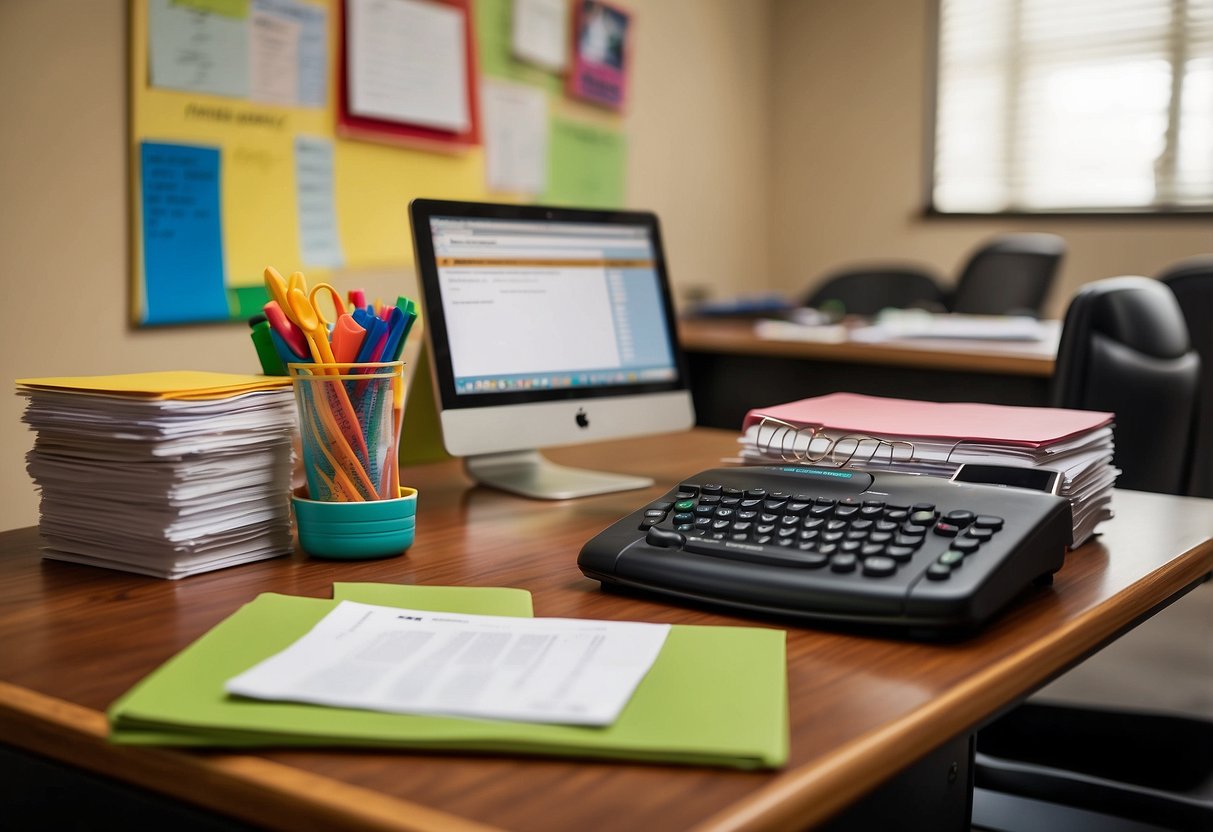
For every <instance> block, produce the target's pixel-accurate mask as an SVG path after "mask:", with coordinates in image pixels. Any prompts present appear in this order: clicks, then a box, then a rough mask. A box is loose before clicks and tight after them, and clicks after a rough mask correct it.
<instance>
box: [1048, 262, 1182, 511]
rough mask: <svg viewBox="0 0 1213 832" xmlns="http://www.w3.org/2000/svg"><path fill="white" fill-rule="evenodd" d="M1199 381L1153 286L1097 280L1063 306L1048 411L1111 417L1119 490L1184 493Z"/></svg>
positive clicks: (1170, 308) (1176, 319) (1165, 294)
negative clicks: (1053, 407)
mask: <svg viewBox="0 0 1213 832" xmlns="http://www.w3.org/2000/svg"><path fill="white" fill-rule="evenodd" d="M1199 377H1200V357H1199V356H1198V355H1197V354H1196V351H1195V350H1193V349H1192V347H1191V345H1190V344H1189V342H1188V329H1187V326H1186V325H1185V324H1184V318H1183V313H1182V312H1181V311H1180V309H1179V304H1178V302H1176V300H1175V295H1173V294H1172V293H1171V292H1170V290H1169V289H1167V287H1166V286H1164V285H1163V284H1161V283H1159V282H1158V281H1156V280H1151V279H1150V278H1146V277H1113V278H1108V279H1107V280H1099V281H1096V282H1094V283H1089V284H1087V285H1086V286H1084V287H1083V288H1082V289H1081V290H1079V292H1078V293H1077V294H1076V295H1075V296H1074V299H1073V300H1072V301H1071V302H1070V308H1069V309H1068V310H1067V311H1066V317H1065V321H1064V323H1063V324H1062V331H1061V344H1060V346H1059V347H1058V351H1057V369H1056V373H1055V374H1054V377H1053V385H1054V386H1053V403H1054V404H1055V405H1056V406H1058V407H1069V408H1077V409H1080V410H1104V411H1110V412H1112V413H1114V414H1115V415H1116V427H1115V433H1114V439H1115V460H1114V461H1115V463H1116V465H1117V467H1119V468H1120V469H1121V471H1122V473H1121V475H1120V477H1119V478H1118V480H1117V485H1118V486H1120V487H1122V488H1132V489H1136V490H1139V491H1157V492H1163V493H1167V494H1183V493H1185V491H1186V483H1187V476H1188V467H1189V465H1188V460H1189V458H1190V455H1191V443H1192V433H1193V423H1194V420H1195V418H1196V397H1197V392H1198V385H1199V383H1200V378H1199Z"/></svg>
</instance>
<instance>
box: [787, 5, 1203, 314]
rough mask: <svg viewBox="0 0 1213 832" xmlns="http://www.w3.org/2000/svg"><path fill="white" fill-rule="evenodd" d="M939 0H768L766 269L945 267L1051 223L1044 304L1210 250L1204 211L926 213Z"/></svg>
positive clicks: (795, 272) (799, 282)
mask: <svg viewBox="0 0 1213 832" xmlns="http://www.w3.org/2000/svg"><path fill="white" fill-rule="evenodd" d="M934 6H935V0H847V2H839V1H838V0H776V2H775V8H774V13H773V17H774V28H773V30H772V31H773V40H772V54H773V57H774V62H775V65H774V71H773V75H772V77H773V79H774V82H773V93H774V94H773V100H774V102H775V107H774V110H773V116H772V117H773V121H774V129H773V131H772V132H773V136H774V152H773V157H772V162H773V165H772V166H773V169H774V171H775V175H774V177H773V180H772V187H773V192H772V214H771V221H772V224H773V238H772V262H771V266H772V280H773V282H774V285H775V286H777V287H779V288H781V289H784V290H786V291H789V292H800V291H802V290H803V289H805V288H807V287H808V286H809V285H810V284H811V283H813V282H814V280H816V279H819V278H820V277H821V276H822V273H823V272H825V271H826V270H828V269H831V268H834V267H836V266H839V265H841V264H847V263H852V262H855V261H860V260H872V259H885V260H889V259H895V260H907V259H908V260H911V261H915V262H919V263H923V264H926V265H929V266H933V267H935V268H936V269H938V270H939V271H940V272H942V274H943V275H945V276H946V277H948V278H949V279H951V278H952V277H954V276H955V274H956V272H957V270H958V268H959V266H960V264H961V263H962V262H963V261H964V259H965V257H966V255H967V254H968V252H969V250H970V249H971V248H972V247H973V246H975V245H976V244H977V242H978V241H980V240H982V239H984V238H986V237H988V236H991V235H994V234H998V233H1002V232H1007V231H1050V232H1053V233H1057V234H1060V235H1062V236H1063V237H1065V239H1066V240H1067V242H1068V243H1069V253H1068V255H1067V258H1066V260H1065V262H1064V264H1063V267H1062V271H1061V274H1060V277H1059V281H1058V285H1057V286H1056V287H1055V291H1054V292H1053V294H1052V295H1051V298H1050V301H1049V312H1050V314H1051V315H1053V316H1060V315H1061V314H1062V313H1063V312H1064V309H1065V305H1066V302H1067V300H1068V298H1069V297H1070V296H1071V295H1072V294H1073V292H1074V290H1075V289H1076V288H1077V287H1078V286H1079V285H1081V284H1082V283H1084V282H1086V281H1090V280H1095V279H1099V278H1103V277H1110V276H1112V275H1117V274H1145V275H1153V274H1156V273H1157V272H1158V271H1159V270H1160V269H1161V268H1162V267H1163V266H1164V265H1166V264H1167V263H1170V262H1172V261H1174V260H1177V259H1180V258H1182V257H1186V256H1189V255H1193V254H1198V253H1202V252H1210V251H1213V221H1211V220H1210V219H1209V218H1208V217H1204V218H1200V219H1196V218H1188V219H1185V218H1173V217H1172V218H1144V219H1138V220H1133V219H1121V218H1109V219H1105V220H1098V221H1093V220H1067V219H1039V220H1014V221H1010V220H1000V219H980V220H973V219H965V220H961V219H940V218H933V219H925V218H923V217H921V216H920V208H921V206H922V204H923V202H924V198H923V182H922V177H923V156H924V146H925V143H924V136H925V135H926V132H927V125H926V119H927V108H926V95H925V91H926V89H927V86H928V77H929V76H928V72H929V65H930V54H929V49H930V37H929V31H930V27H931V15H932V9H933V8H934Z"/></svg>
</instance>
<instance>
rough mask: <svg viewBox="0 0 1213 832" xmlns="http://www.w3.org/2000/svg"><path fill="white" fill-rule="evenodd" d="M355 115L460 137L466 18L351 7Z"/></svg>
mask: <svg viewBox="0 0 1213 832" xmlns="http://www.w3.org/2000/svg"><path fill="white" fill-rule="evenodd" d="M348 9H349V21H348V29H347V35H346V37H347V42H348V47H347V48H348V53H349V58H348V65H347V72H348V75H347V81H348V84H349V109H350V112H351V113H352V114H353V115H357V116H365V117H369V118H377V119H386V120H388V121H397V122H403V123H405V124H417V125H422V126H425V127H433V128H437V129H440V130H449V131H452V132H461V131H463V130H466V129H467V128H468V127H469V125H470V124H471V116H470V114H469V110H470V105H469V101H468V96H467V83H468V78H467V57H466V53H465V49H464V47H465V32H464V25H465V18H464V15H463V14H462V13H461V12H460V11H459V10H457V9H454V8H451V7H449V6H446V5H444V4H442V3H432V2H421V0H350V2H349V7H348Z"/></svg>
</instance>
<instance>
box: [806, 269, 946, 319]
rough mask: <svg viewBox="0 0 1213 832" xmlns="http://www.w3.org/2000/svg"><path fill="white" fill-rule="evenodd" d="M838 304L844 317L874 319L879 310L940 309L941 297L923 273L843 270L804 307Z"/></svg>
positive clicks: (821, 286) (910, 270)
mask: <svg viewBox="0 0 1213 832" xmlns="http://www.w3.org/2000/svg"><path fill="white" fill-rule="evenodd" d="M831 300H833V301H838V302H840V303H841V304H842V305H843V308H844V309H845V310H846V312H847V314H848V315H875V314H876V313H877V312H879V311H880V310H881V309H888V308H893V309H908V308H910V307H923V308H927V309H939V310H942V309H943V308H944V293H943V290H942V289H941V288H940V287H939V284H938V283H936V282H935V280H933V279H932V278H931V276H930V275H928V274H926V273H925V272H923V271H921V270H918V269H914V268H910V267H905V268H903V267H899V266H888V267H881V266H875V267H872V268H854V269H846V270H844V271H841V272H836V273H835V274H833V275H831V276H830V277H827V278H826V280H825V282H824V283H822V284H821V285H820V286H818V287H817V288H816V289H815V290H813V291H812V292H810V293H809V295H808V296H807V297H806V298H805V299H804V302H803V305H804V306H821V305H822V304H824V303H825V302H826V301H831Z"/></svg>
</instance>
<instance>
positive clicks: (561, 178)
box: [543, 118, 627, 208]
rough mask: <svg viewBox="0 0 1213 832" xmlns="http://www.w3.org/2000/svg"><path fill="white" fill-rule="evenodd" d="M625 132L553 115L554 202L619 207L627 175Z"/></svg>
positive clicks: (548, 197) (550, 191)
mask: <svg viewBox="0 0 1213 832" xmlns="http://www.w3.org/2000/svg"><path fill="white" fill-rule="evenodd" d="M626 166H627V142H626V141H625V139H624V136H623V133H621V132H619V131H618V130H608V129H605V128H603V127H599V126H597V125H594V124H588V123H585V122H580V121H569V120H567V119H561V118H553V119H552V121H551V134H550V136H549V138H548V188H547V192H546V193H545V194H544V195H543V201H544V202H546V203H548V204H552V205H576V206H581V207H586V208H619V207H621V206H622V205H623V199H624V182H625V179H626V176H627V171H626Z"/></svg>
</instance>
